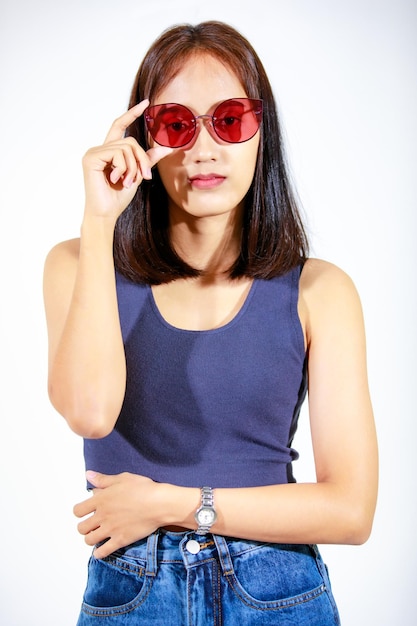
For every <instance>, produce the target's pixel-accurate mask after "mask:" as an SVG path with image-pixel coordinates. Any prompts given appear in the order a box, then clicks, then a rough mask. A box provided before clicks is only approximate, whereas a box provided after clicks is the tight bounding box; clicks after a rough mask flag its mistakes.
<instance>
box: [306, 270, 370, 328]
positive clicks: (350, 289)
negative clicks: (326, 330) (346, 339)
mask: <svg viewBox="0 0 417 626" xmlns="http://www.w3.org/2000/svg"><path fill="white" fill-rule="evenodd" d="M299 309H300V317H301V319H302V321H303V325H304V327H305V329H306V334H307V335H309V334H310V333H311V332H312V330H313V329H314V328H318V327H320V326H329V324H330V325H331V326H334V325H338V324H346V322H347V319H348V318H350V319H351V320H352V318H356V320H357V321H359V320H360V319H361V317H362V308H361V303H360V299H359V295H358V292H357V290H356V287H355V285H354V282H353V281H352V279H351V278H350V276H349V275H348V274H346V272H344V271H343V270H342V269H341V268H340V267H338V266H336V265H334V264H333V263H329V262H327V261H323V260H321V259H308V261H307V262H306V263H305V265H304V268H303V271H302V273H301V278H300V298H299Z"/></svg>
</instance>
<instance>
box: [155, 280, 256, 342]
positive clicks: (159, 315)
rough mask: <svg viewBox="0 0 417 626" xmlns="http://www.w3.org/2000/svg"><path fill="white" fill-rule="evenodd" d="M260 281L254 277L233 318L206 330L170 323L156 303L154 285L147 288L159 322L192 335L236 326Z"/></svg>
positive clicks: (215, 331)
mask: <svg viewBox="0 0 417 626" xmlns="http://www.w3.org/2000/svg"><path fill="white" fill-rule="evenodd" d="M258 282H259V281H258V279H256V278H254V279H253V282H252V284H251V286H250V288H249V291H248V293H247V294H246V298H245V300H244V302H243V304H242V306H241V307H240V309H239V310H238V311H237V313H236V315H235V316H234V317H233V318H232V319H231V320H229V321H228V322H227V323H226V324H223V325H222V326H218V327H216V328H207V329H205V330H191V329H188V328H179V327H178V326H174V325H173V324H170V323H169V322H168V321H167V320H166V319H165V317H164V316H163V315H162V313H161V312H160V310H159V308H158V305H157V304H156V300H155V296H154V294H153V291H152V286H151V285H147V288H148V294H149V299H150V303H151V306H152V310H153V312H154V314H155V315H156V317H157V319H158V320H159V322H160V323H161V324H162V325H163V326H165V328H168V329H169V330H172V331H174V332H178V333H187V334H191V335H208V334H216V333H220V332H224V331H225V330H227V329H229V328H230V327H232V326H234V325H235V324H237V323H238V322H239V321H240V319H241V318H242V317H243V316H244V314H245V313H246V310H247V309H248V307H249V305H250V302H251V300H252V298H253V295H254V293H255V290H256V288H257V285H258Z"/></svg>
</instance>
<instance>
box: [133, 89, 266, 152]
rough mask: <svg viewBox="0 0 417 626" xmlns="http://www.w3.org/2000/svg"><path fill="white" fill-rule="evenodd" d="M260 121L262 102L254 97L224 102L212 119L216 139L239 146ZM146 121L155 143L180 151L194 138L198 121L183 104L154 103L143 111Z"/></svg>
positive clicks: (253, 132)
mask: <svg viewBox="0 0 417 626" xmlns="http://www.w3.org/2000/svg"><path fill="white" fill-rule="evenodd" d="M200 117H211V116H208V115H202V116H200ZM261 119H262V100H255V99H253V98H231V99H230V100H225V101H224V102H221V103H220V104H219V105H218V107H217V108H216V110H215V111H214V113H213V116H212V117H211V120H212V124H213V128H214V130H215V132H216V134H217V136H218V137H220V139H222V140H223V141H227V142H228V143H242V142H243V141H248V139H251V138H252V137H253V136H254V135H255V134H256V132H257V130H258V128H259V125H260V123H261ZM145 122H146V126H147V128H148V131H149V133H150V135H151V137H152V138H153V139H154V141H156V143H159V144H160V145H161V146H169V147H170V148H181V147H182V146H186V145H187V144H188V143H190V141H191V140H192V139H193V137H194V135H195V132H196V124H197V118H196V117H195V116H194V115H193V113H192V111H190V109H187V107H185V106H183V105H182V104H155V105H153V106H150V107H148V108H147V109H146V111H145Z"/></svg>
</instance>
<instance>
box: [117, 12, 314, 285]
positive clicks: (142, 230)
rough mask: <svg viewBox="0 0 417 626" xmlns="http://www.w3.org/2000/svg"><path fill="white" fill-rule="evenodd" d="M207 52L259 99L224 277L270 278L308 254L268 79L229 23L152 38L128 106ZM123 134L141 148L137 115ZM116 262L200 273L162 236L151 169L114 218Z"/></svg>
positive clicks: (149, 277) (141, 270)
mask: <svg viewBox="0 0 417 626" xmlns="http://www.w3.org/2000/svg"><path fill="white" fill-rule="evenodd" d="M200 53H203V54H209V55H211V56H213V57H214V58H216V59H218V60H219V61H221V62H222V63H223V64H224V65H226V66H227V67H229V68H230V69H231V70H232V71H233V72H234V73H235V74H236V75H237V77H238V78H239V80H240V82H241V83H242V85H243V87H244V89H245V91H246V94H247V96H248V97H249V98H261V99H262V100H263V111H264V112H263V120H262V124H261V128H260V133H261V137H260V144H259V153H258V160H257V165H256V169H255V174H254V178H253V181H252V185H251V187H250V189H249V191H248V193H247V195H246V198H245V210H244V217H243V225H242V239H241V249H240V255H239V257H238V258H237V259H236V261H235V263H234V264H233V266H232V267H231V268H230V272H229V275H230V277H231V278H238V277H240V276H247V277H253V278H264V279H268V278H272V277H274V276H278V275H281V274H284V273H285V272H287V271H289V270H290V269H292V268H294V267H296V266H297V265H299V264H300V263H303V262H304V260H305V259H306V257H307V254H308V242H307V237H306V233H305V230H304V227H303V224H302V221H301V219H300V213H299V210H298V207H297V203H296V201H295V197H294V193H293V190H292V188H291V184H290V182H289V176H288V173H287V168H286V165H285V158H284V149H283V142H282V134H281V129H280V125H279V121H278V114H277V109H276V104H275V100H274V96H273V93H272V89H271V85H270V83H269V80H268V77H267V75H266V73H265V70H264V68H263V65H262V63H261V61H260V59H259V58H258V56H257V54H256V52H255V51H254V49H253V48H252V46H251V44H250V43H249V42H248V41H247V39H245V38H244V37H243V36H242V35H241V34H240V33H239V32H237V31H236V30H235V29H234V28H232V27H230V26H228V25H227V24H224V23H222V22H216V21H209V22H203V23H201V24H198V25H197V26H191V25H189V24H183V25H178V26H174V27H173V28H170V29H168V30H166V31H165V32H164V33H162V35H161V36H160V37H159V38H158V39H157V40H156V41H155V42H154V43H153V45H152V46H151V48H150V49H149V51H148V53H147V54H146V56H145V58H144V60H143V61H142V64H141V66H140V67H139V70H138V73H137V75H136V79H135V82H134V85H133V89H132V93H131V97H130V102H129V107H132V106H134V105H135V104H137V103H138V102H140V101H141V100H143V99H144V98H148V99H149V100H151V101H152V99H153V98H154V97H155V96H156V95H157V94H158V92H160V91H161V90H162V89H163V88H164V87H165V86H166V85H167V84H168V83H169V81H170V80H172V79H173V78H174V76H175V75H176V74H177V73H178V72H179V71H180V70H181V68H182V67H183V64H184V62H185V61H186V60H188V59H189V58H190V57H191V56H192V55H193V54H200ZM127 134H129V135H130V136H133V137H135V139H136V140H137V141H138V142H139V144H140V145H142V146H143V147H144V148H146V149H147V148H148V144H147V133H146V131H145V126H144V121H143V117H141V118H139V119H138V120H137V122H136V123H134V124H132V126H131V127H129V129H128V131H127ZM114 258H115V266H116V269H117V270H118V271H119V272H120V273H122V274H123V275H124V276H126V277H127V278H130V279H131V280H133V281H136V282H144V283H149V284H160V283H164V282H169V281H171V280H174V279H176V278H185V277H192V276H199V275H200V274H201V271H199V270H196V269H195V268H192V267H190V266H189V265H188V264H187V263H185V262H184V261H183V260H182V259H181V258H180V257H179V256H178V255H177V254H176V252H175V250H174V249H173V247H172V246H171V242H170V238H169V217H168V198H167V194H166V191H165V188H164V186H163V185H162V182H161V179H160V177H159V175H158V172H157V168H155V170H154V172H153V179H152V181H146V180H144V181H143V182H142V184H141V185H140V187H139V188H138V190H137V193H136V194H135V197H134V198H133V200H132V202H131V203H130V205H129V206H128V207H127V208H126V210H125V211H124V212H123V213H122V214H121V215H120V217H119V219H118V220H117V223H116V228H115V239H114Z"/></svg>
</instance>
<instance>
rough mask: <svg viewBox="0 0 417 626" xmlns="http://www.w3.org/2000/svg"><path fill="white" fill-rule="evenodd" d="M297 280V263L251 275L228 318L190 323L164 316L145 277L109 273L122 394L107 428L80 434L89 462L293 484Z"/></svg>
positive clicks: (302, 378)
mask: <svg viewBox="0 0 417 626" xmlns="http://www.w3.org/2000/svg"><path fill="white" fill-rule="evenodd" d="M299 278H300V267H297V268H295V269H294V270H292V271H290V272H288V273H287V274H285V275H284V276H280V277H277V278H273V279H270V280H261V279H255V280H254V282H253V283H252V286H251V288H250V291H249V293H248V295H247V297H246V300H245V302H244V304H243V306H242V308H241V309H240V311H239V312H238V313H237V315H236V316H235V317H234V318H233V319H232V320H231V321H230V322H229V323H228V324H226V325H224V326H222V327H220V328H216V329H214V330H203V331H189V330H182V329H178V328H175V327H173V326H171V325H170V324H169V323H167V322H166V321H165V319H164V318H163V317H162V315H161V314H160V312H159V310H158V308H157V306H156V303H155V300H154V298H153V293H152V289H151V287H150V286H149V285H140V284H136V283H133V282H131V281H129V280H128V279H126V278H124V277H123V276H121V275H120V274H118V273H116V284H117V295H118V304H119V314H120V322H121V329H122V334H123V340H124V345H125V353H126V363H127V383H126V393H125V398H124V402H123V406H122V409H121V412H120V415H119V417H118V420H117V422H116V425H115V427H114V429H113V431H112V432H111V433H110V434H109V435H108V436H106V437H104V438H102V439H85V440H84V456H85V463H86V468H87V469H91V470H94V471H97V472H102V473H105V474H118V473H120V472H132V473H135V474H141V475H143V476H147V477H149V478H151V479H153V480H155V481H158V482H168V483H171V484H175V485H179V486H184V487H201V486H202V485H210V486H211V487H213V488H216V487H255V486H261V485H270V484H282V483H287V482H295V479H294V477H293V473H292V461H293V460H295V459H296V458H298V453H297V452H296V451H295V450H293V449H292V448H291V444H292V440H293V436H294V434H295V431H296V428H297V422H298V417H299V412H300V408H301V404H302V402H303V400H304V397H305V395H306V388H307V375H306V353H305V348H304V338H303V332H302V328H301V324H300V320H299V317H298V312H297V302H298V286H299Z"/></svg>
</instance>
